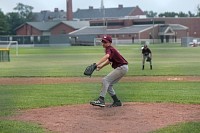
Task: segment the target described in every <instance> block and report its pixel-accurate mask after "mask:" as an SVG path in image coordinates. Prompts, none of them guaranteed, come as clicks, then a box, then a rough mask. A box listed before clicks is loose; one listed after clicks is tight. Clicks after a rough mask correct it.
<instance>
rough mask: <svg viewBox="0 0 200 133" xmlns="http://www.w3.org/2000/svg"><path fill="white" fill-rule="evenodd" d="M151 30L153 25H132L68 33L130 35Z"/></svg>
mask: <svg viewBox="0 0 200 133" xmlns="http://www.w3.org/2000/svg"><path fill="white" fill-rule="evenodd" d="M150 28H153V25H133V26H130V27H124V28H119V29H107V27H106V26H88V27H84V28H82V29H79V30H76V31H73V32H71V33H69V34H70V35H94V34H130V33H139V32H142V31H145V30H148V29H150Z"/></svg>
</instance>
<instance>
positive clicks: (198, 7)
mask: <svg viewBox="0 0 200 133" xmlns="http://www.w3.org/2000/svg"><path fill="white" fill-rule="evenodd" d="M197 17H200V4H199V5H198V6H197Z"/></svg>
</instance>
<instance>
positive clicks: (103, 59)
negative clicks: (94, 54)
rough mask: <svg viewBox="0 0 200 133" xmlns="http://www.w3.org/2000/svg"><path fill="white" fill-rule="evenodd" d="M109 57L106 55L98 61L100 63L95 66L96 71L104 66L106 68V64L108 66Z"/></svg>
mask: <svg viewBox="0 0 200 133" xmlns="http://www.w3.org/2000/svg"><path fill="white" fill-rule="evenodd" d="M109 57H110V55H109V54H106V55H105V56H104V57H103V58H101V59H100V61H99V62H98V63H96V64H97V70H100V69H102V68H103V67H104V66H107V65H108V64H110V61H109V60H108V58H109Z"/></svg>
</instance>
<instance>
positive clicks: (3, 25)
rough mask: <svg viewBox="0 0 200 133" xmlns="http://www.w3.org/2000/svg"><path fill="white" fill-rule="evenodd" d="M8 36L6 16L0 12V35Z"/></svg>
mask: <svg viewBox="0 0 200 133" xmlns="http://www.w3.org/2000/svg"><path fill="white" fill-rule="evenodd" d="M6 34H8V24H7V22H6V16H5V15H4V13H3V12H2V11H1V10H0V35H6Z"/></svg>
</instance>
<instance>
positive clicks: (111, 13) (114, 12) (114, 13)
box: [73, 7, 135, 19]
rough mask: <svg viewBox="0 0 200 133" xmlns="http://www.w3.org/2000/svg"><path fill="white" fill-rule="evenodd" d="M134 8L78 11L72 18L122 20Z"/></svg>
mask: <svg viewBox="0 0 200 133" xmlns="http://www.w3.org/2000/svg"><path fill="white" fill-rule="evenodd" d="M134 9H135V7H121V8H119V7H118V8H104V9H93V8H91V9H78V10H77V11H76V12H74V14H73V17H74V18H75V19H76V18H77V19H99V18H123V17H125V16H129V14H130V13H131V12H132V11H134Z"/></svg>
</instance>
